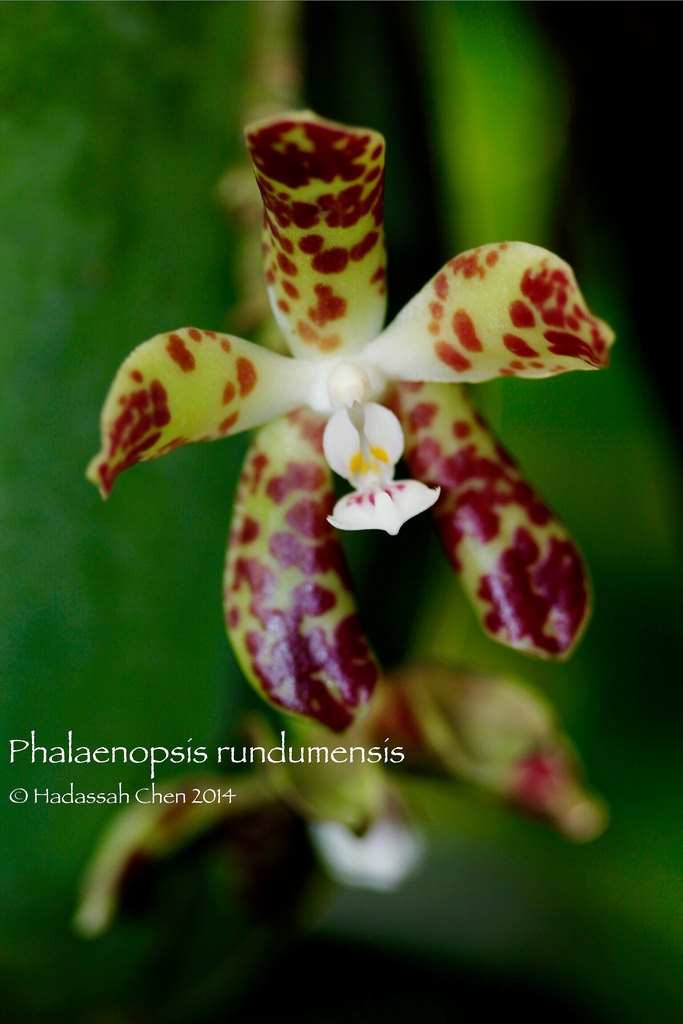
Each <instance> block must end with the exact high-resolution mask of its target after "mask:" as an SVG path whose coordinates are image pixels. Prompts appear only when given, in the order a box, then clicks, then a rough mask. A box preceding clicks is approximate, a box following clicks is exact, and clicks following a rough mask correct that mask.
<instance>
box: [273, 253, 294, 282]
mask: <svg viewBox="0 0 683 1024" xmlns="http://www.w3.org/2000/svg"><path fill="white" fill-rule="evenodd" d="M277 263H278V266H279V268H280V270H282V272H283V273H285V274H289V276H290V277H296V275H297V274H298V273H299V269H298V267H297V265H296V263H294V261H293V260H290V258H289V256H285V254H284V253H283V252H279V253H278V254H277Z"/></svg>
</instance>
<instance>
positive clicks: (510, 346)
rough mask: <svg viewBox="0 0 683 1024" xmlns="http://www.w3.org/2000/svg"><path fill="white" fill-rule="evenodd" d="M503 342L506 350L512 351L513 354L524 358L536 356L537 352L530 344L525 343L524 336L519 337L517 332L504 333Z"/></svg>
mask: <svg viewBox="0 0 683 1024" xmlns="http://www.w3.org/2000/svg"><path fill="white" fill-rule="evenodd" d="M503 344H504V345H505V348H506V349H507V350H508V352H512V354H513V355H515V356H523V357H524V358H525V359H531V358H532V357H533V356H537V355H538V352H537V351H536V349H535V348H532V347H531V345H527V343H526V341H525V340H524V338H520V337H519V335H517V334H504V335H503Z"/></svg>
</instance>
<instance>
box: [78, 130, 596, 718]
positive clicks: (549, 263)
mask: <svg viewBox="0 0 683 1024" xmlns="http://www.w3.org/2000/svg"><path fill="white" fill-rule="evenodd" d="M246 138H247V145H248V148H249V152H250V156H251V160H252V164H253V168H254V172H255V175H256V180H257V183H258V186H259V189H260V192H261V196H262V199H263V205H264V236H263V253H264V266H265V276H266V284H267V288H268V295H269V298H270V303H271V306H272V309H273V312H274V314H275V317H276V319H277V322H278V324H279V326H280V328H281V330H282V332H283V334H284V336H285V339H286V342H287V344H288V346H289V349H290V351H291V354H292V356H293V357H294V358H290V357H288V356H280V355H277V354H275V353H274V352H271V351H268V350H266V349H264V348H262V347H259V346H258V345H255V344H253V343H250V342H249V341H245V340H243V339H241V338H237V337H234V336H232V335H228V334H222V333H218V332H216V331H211V330H209V331H207V330H200V329H198V328H195V327H189V328H181V329H179V330H175V331H172V332H170V333H167V334H159V335H157V336H156V337H154V338H152V339H151V340H150V341H147V342H145V343H144V344H142V345H140V346H139V347H138V348H136V349H135V350H134V351H133V352H132V353H131V354H130V356H128V358H127V359H126V360H125V361H124V363H123V364H122V366H121V367H120V369H119V371H118V374H117V376H116V378H115V380H114V383H113V385H112V387H111V390H110V392H109V395H108V396H107V399H106V402H105V405H104V409H103V413H102V451H101V452H100V454H99V455H98V456H97V457H96V458H95V459H93V461H92V462H91V464H90V466H89V468H88V477H89V479H90V480H92V481H93V482H94V483H95V484H96V485H97V486H99V488H100V490H101V493H102V495H103V496H104V497H107V496H108V495H109V493H110V491H111V488H112V485H113V483H114V480H115V478H116V477H117V476H118V474H119V473H120V472H121V471H122V470H123V469H126V468H128V467H129V466H132V465H133V464H134V463H136V462H140V461H145V460H148V459H153V458H157V457H159V456H160V455H163V454H165V453H167V452H170V451H172V450H173V449H174V448H177V447H179V446H180V445H183V444H187V443H190V442H193V441H203V440H214V439H217V438H222V437H226V436H229V435H231V434H234V433H236V432H237V431H240V430H246V429H249V428H251V427H257V426H259V425H260V424H264V423H267V422H268V421H270V420H273V419H275V420H276V422H274V423H268V425H267V426H264V427H263V428H262V429H261V430H259V432H258V433H257V435H256V437H255V439H254V441H253V443H252V447H251V449H250V451H249V453H248V455H247V459H246V464H245V470H244V473H243V475H242V478H241V481H240V485H239V488H238V494H237V498H236V503H235V510H234V514H233V528H232V531H231V543H230V547H229V551H228V562H227V569H226V583H225V595H226V600H225V604H226V617H227V622H228V630H229V633H230V636H231V639H232V642H233V646H234V647H235V650H236V653H237V656H238V658H239V660H240V663H241V664H242V667H243V669H244V670H245V672H246V674H247V675H248V677H249V678H250V679H251V681H252V683H254V685H256V687H257V688H258V690H259V691H260V692H261V693H262V694H263V695H264V696H265V697H266V698H267V699H268V700H270V701H271V702H272V703H274V704H275V705H276V706H277V707H279V708H280V709H283V710H285V711H287V712H290V713H294V714H300V715H304V716H308V717H312V718H315V719H317V720H318V721H320V722H323V723H324V724H326V725H327V726H329V727H330V728H332V729H336V730H341V729H344V728H346V727H347V726H348V725H349V723H350V722H351V720H352V719H353V717H354V714H355V713H356V712H357V710H358V709H359V708H360V707H361V706H362V705H363V704H364V703H365V702H366V701H367V699H368V698H369V696H370V693H371V692H372V689H373V687H374V685H375V682H376V679H377V676H378V670H377V666H376V664H375V661H374V658H373V656H372V654H371V652H370V650H369V647H368V645H367V642H366V640H365V638H364V636H363V634H362V631H361V629H360V624H359V621H358V616H357V614H356V612H355V606H354V604H353V598H352V596H351V592H350V585H349V581H348V573H347V570H346V565H345V562H344V557H343V553H342V550H341V546H340V544H339V540H338V538H337V537H336V535H335V534H334V532H333V530H332V527H336V528H338V529H342V530H360V529H382V530H385V531H387V532H388V533H390V534H395V533H397V532H398V530H399V529H400V527H401V525H402V524H403V523H404V522H406V520H408V519H410V518H411V517H413V516H415V515H417V514H418V513H420V512H423V511H425V510H427V509H428V508H430V507H432V506H433V508H434V515H435V517H436V521H437V525H438V528H439V530H440V533H441V537H442V541H443V543H444V545H445V547H446V550H447V553H448V555H449V557H450V559H451V561H452V562H453V564H454V566H455V568H456V570H457V571H458V572H460V573H461V576H462V579H463V582H464V585H465V588H466V590H467V591H468V594H469V596H470V598H471V599H472V600H473V602H474V605H475V608H476V609H477V611H478V613H479V615H480V618H481V620H482V623H483V625H484V628H485V629H486V630H487V631H488V632H489V633H490V634H491V635H492V636H494V637H495V638H496V639H497V640H499V641H501V642H503V643H507V644H509V645H510V646H513V647H515V648H517V649H519V650H523V651H526V652H530V653H535V654H540V655H542V656H563V655H566V654H568V653H569V651H570V650H571V648H572V647H573V645H574V644H575V642H576V640H577V639H578V636H579V635H580V633H581V630H582V628H583V626H584V625H585V622H586V618H587V612H588V606H589V595H588V583H587V578H586V574H585V571H584V569H583V566H582V563H581V559H580V556H579V555H578V553H577V552H576V549H575V547H574V545H573V543H572V541H571V539H570V538H569V537H568V535H567V534H566V531H565V530H564V528H563V527H562V526H561V525H560V524H559V523H558V522H557V520H555V519H554V517H553V516H552V514H551V513H550V511H549V510H548V509H547V508H546V507H545V506H544V505H543V504H542V502H541V501H540V500H539V499H538V498H537V497H536V496H535V495H534V493H533V492H532V490H531V488H530V487H529V486H528V485H527V484H526V483H525V482H524V481H523V480H522V479H521V477H520V476H519V474H518V472H517V471H516V469H515V467H514V464H513V463H512V461H511V460H510V458H509V457H508V456H507V455H506V454H505V453H504V452H503V451H502V450H501V449H500V447H499V446H498V445H497V444H496V442H495V441H494V440H493V439H492V438H491V435H490V434H489V433H488V431H487V429H486V427H485V426H484V425H483V424H482V422H481V420H480V419H478V418H477V417H476V414H475V413H474V412H473V411H472V409H471V407H470V406H469V403H468V401H467V398H466V397H465V396H464V393H463V390H462V389H461V388H458V387H457V386H455V385H459V384H462V383H465V382H477V381H483V380H489V379H491V378H494V377H498V376H520V377H547V376H551V375H553V374H556V373H561V372H564V371H568V370H573V369H596V368H599V367H602V366H605V365H607V362H608V352H609V347H610V345H611V343H612V341H613V333H612V331H611V330H610V329H609V327H608V326H607V325H606V324H604V323H603V322H602V321H600V320H598V319H597V318H596V317H594V316H593V315H592V314H591V313H590V312H589V311H588V309H587V307H586V304H585V302H584V300H583V298H582V296H581V293H580V291H579V289H578V287H577V285H576V281H575V279H574V275H573V273H572V271H571V269H570V267H569V266H567V264H566V263H564V262H563V261H562V260H561V259H559V258H558V257H557V256H555V255H553V254H552V253H550V252H547V251H546V250H544V249H540V248H538V247H537V246H534V245H528V244H525V243H521V242H502V243H496V244H492V245H484V246H480V247H479V248H477V249H473V250H471V251H469V252H466V253H464V254H463V255H461V256H458V257H456V258H455V259H452V260H451V261H450V262H449V263H447V264H446V265H445V266H444V267H443V268H442V269H441V270H440V271H439V272H438V273H437V274H436V275H435V276H434V277H433V278H432V280H431V281H429V282H428V283H427V284H426V285H425V287H424V288H423V289H422V290H421V291H420V292H418V294H417V295H416V296H415V297H414V298H413V299H412V300H411V301H410V302H409V303H408V304H407V305H406V306H405V308H404V309H403V310H402V311H401V312H400V313H399V315H398V316H397V317H396V319H395V320H394V321H393V323H391V324H390V325H389V326H388V327H387V328H386V329H384V330H382V325H383V322H384V316H385V306H386V285H385V247H384V239H383V219H382V199H383V180H384V148H385V147H384V139H383V138H382V136H381V135H380V134H378V133H377V132H374V131H371V130H369V129H357V128H349V127H346V126H344V125H340V124H336V123H333V122H330V121H327V120H324V119H322V118H320V117H318V116H317V115H315V114H313V113H311V112H310V111H303V112H294V113H286V114H282V115H279V116H277V117H275V118H271V119H268V120H265V121H260V122H257V123H254V124H251V125H249V126H248V127H247V129H246ZM423 382H427V383H423ZM404 431H405V433H404ZM404 450H405V454H406V457H407V461H408V465H409V467H410V469H411V471H412V474H413V477H414V478H417V479H402V480H395V479H394V472H395V467H396V465H397V463H398V461H399V459H400V458H401V456H402V455H403V453H404ZM330 468H331V469H332V470H334V471H335V472H336V473H338V474H339V475H340V476H342V477H344V478H345V479H346V480H348V481H349V482H350V484H351V485H352V487H353V490H352V492H351V493H350V494H347V495H346V496H345V497H343V498H341V499H340V500H339V501H337V503H336V504H334V503H333V501H332V482H331V474H330ZM332 505H333V507H332Z"/></svg>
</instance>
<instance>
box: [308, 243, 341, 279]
mask: <svg viewBox="0 0 683 1024" xmlns="http://www.w3.org/2000/svg"><path fill="white" fill-rule="evenodd" d="M348 262H349V254H348V251H347V250H346V249H342V248H336V249H324V250H323V251H322V252H319V253H317V255H315V256H314V257H313V260H312V262H311V266H312V267H313V269H314V270H317V271H318V273H319V274H341V273H342V271H344V270H346V267H347V265H348Z"/></svg>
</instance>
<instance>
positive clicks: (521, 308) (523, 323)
mask: <svg viewBox="0 0 683 1024" xmlns="http://www.w3.org/2000/svg"><path fill="white" fill-rule="evenodd" d="M509 312H510V320H511V321H512V325H513V327H533V326H534V324H535V323H536V317H535V316H534V311H533V309H530V307H529V306H527V304H526V302H522V301H521V300H520V299H516V300H515V301H514V302H511V303H510V310H509Z"/></svg>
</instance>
